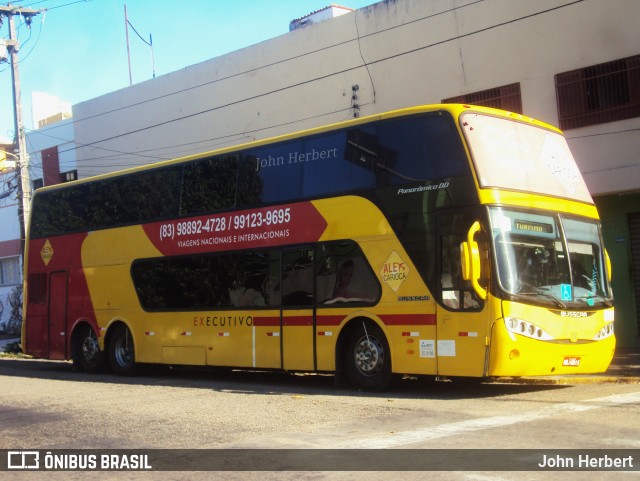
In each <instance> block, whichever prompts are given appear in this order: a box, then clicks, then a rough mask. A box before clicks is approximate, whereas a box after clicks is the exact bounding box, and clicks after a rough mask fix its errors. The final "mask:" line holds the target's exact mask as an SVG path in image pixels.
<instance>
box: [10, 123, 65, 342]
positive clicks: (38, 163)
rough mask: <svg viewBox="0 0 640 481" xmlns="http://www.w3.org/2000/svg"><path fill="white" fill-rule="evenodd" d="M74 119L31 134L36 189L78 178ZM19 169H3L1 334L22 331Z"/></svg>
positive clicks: (32, 168)
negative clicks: (17, 194) (17, 173)
mask: <svg viewBox="0 0 640 481" xmlns="http://www.w3.org/2000/svg"><path fill="white" fill-rule="evenodd" d="M73 138H74V132H73V122H72V121H71V119H68V120H64V121H62V122H57V123H54V124H51V125H45V126H43V127H42V128H40V129H39V130H35V131H33V132H31V133H29V134H27V145H28V146H29V164H30V167H29V174H30V177H31V181H32V184H33V186H34V187H35V188H38V187H41V186H44V185H53V184H58V183H60V182H66V181H69V180H74V179H75V178H77V173H76V162H75V143H74V142H73ZM16 185H17V176H16V172H15V169H9V170H7V171H5V172H0V226H1V228H0V334H9V335H12V334H19V329H20V322H21V313H22V258H21V254H22V252H21V251H22V242H21V240H20V234H21V231H20V220H19V214H18V206H19V202H18V199H17V198H16Z"/></svg>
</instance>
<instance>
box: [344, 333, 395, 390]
mask: <svg viewBox="0 0 640 481" xmlns="http://www.w3.org/2000/svg"><path fill="white" fill-rule="evenodd" d="M345 367H346V374H347V378H348V379H349V382H350V383H351V384H352V385H353V386H354V387H356V388H358V389H361V390H364V391H382V390H383V389H385V388H386V387H387V386H388V385H389V382H390V381H391V378H392V371H391V352H390V350H389V343H388V342H387V338H386V337H385V335H384V332H382V329H380V328H379V327H378V326H377V325H376V324H374V323H371V322H366V321H362V323H361V324H359V325H358V326H356V328H355V329H354V330H353V332H352V333H351V335H350V336H349V342H348V345H347V359H346V366H345Z"/></svg>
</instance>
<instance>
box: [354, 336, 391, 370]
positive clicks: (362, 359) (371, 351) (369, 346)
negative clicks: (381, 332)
mask: <svg viewBox="0 0 640 481" xmlns="http://www.w3.org/2000/svg"><path fill="white" fill-rule="evenodd" d="M353 354H354V360H355V363H356V366H357V368H358V370H359V371H360V372H361V373H362V374H364V375H365V376H374V375H375V374H377V373H379V372H380V371H381V370H382V366H383V365H384V349H383V347H382V344H381V343H380V341H379V340H378V339H377V338H375V337H371V336H369V337H368V338H367V337H363V338H362V339H360V341H359V342H358V343H357V344H356V347H355V350H354V353H353Z"/></svg>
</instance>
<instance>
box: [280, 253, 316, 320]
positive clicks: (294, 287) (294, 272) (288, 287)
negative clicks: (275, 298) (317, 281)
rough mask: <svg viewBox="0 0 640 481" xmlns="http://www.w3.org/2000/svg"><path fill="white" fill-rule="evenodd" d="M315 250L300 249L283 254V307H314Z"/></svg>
mask: <svg viewBox="0 0 640 481" xmlns="http://www.w3.org/2000/svg"><path fill="white" fill-rule="evenodd" d="M313 267H314V266H313V250H312V249H311V248H299V249H295V250H289V251H285V252H283V253H282V282H281V284H282V306H283V307H294V306H300V307H306V306H311V305H313V301H314V298H313V291H314V286H313Z"/></svg>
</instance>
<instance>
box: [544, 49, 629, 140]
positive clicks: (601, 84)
mask: <svg viewBox="0 0 640 481" xmlns="http://www.w3.org/2000/svg"><path fill="white" fill-rule="evenodd" d="M555 80H556V98H557V102H558V118H559V121H560V128H562V129H564V130H568V129H575V128H578V127H585V126H588V125H596V124H602V123H606V122H614V121H616V120H624V119H630V118H633V117H640V55H636V56H635V57H628V58H623V59H620V60H614V61H611V62H606V63H602V64H599V65H593V66H590V67H585V68H581V69H578V70H572V71H569V72H563V73H559V74H557V75H556V77H555Z"/></svg>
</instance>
